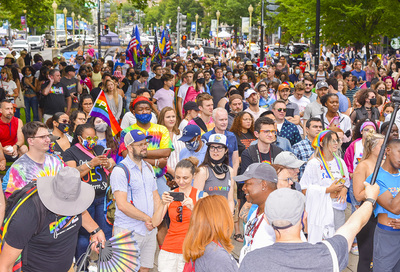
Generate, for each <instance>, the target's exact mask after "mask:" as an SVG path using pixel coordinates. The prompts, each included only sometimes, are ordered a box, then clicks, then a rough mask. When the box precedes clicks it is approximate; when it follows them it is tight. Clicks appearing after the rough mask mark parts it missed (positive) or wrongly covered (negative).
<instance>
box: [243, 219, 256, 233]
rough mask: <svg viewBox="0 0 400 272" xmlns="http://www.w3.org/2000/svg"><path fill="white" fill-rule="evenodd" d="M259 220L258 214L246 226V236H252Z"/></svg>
mask: <svg viewBox="0 0 400 272" xmlns="http://www.w3.org/2000/svg"><path fill="white" fill-rule="evenodd" d="M257 221H258V216H256V217H254V218H253V220H251V221H250V223H249V224H248V225H247V227H246V231H245V234H244V235H245V236H251V235H252V233H253V231H254V228H255V226H256V223H257Z"/></svg>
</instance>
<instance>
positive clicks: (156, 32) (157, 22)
mask: <svg viewBox="0 0 400 272" xmlns="http://www.w3.org/2000/svg"><path fill="white" fill-rule="evenodd" d="M157 31H158V22H156V33H157Z"/></svg>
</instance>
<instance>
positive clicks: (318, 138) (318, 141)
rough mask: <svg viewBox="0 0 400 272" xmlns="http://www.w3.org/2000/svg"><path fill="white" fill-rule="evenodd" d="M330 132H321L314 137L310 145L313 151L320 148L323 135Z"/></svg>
mask: <svg viewBox="0 0 400 272" xmlns="http://www.w3.org/2000/svg"><path fill="white" fill-rule="evenodd" d="M329 131H330V130H323V131H321V132H320V133H318V135H317V136H315V138H314V140H313V141H312V143H311V146H312V147H313V148H314V149H315V148H317V147H321V143H322V140H323V139H324V137H325V135H326V134H327V133H328V132H329Z"/></svg>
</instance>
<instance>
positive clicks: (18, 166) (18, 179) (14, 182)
mask: <svg viewBox="0 0 400 272" xmlns="http://www.w3.org/2000/svg"><path fill="white" fill-rule="evenodd" d="M62 167H64V163H63V161H62V160H60V158H58V157H56V156H51V155H47V154H46V155H45V160H44V163H37V162H35V161H33V160H32V159H31V158H29V156H28V155H26V154H24V155H22V156H21V157H20V158H19V159H18V160H16V161H15V162H14V163H13V165H12V166H11V167H10V169H9V170H8V172H7V175H6V176H4V179H3V185H7V188H6V190H5V195H6V197H9V196H10V195H11V194H12V193H13V192H14V191H15V190H18V189H21V188H22V187H24V186H25V185H26V184H28V183H29V182H32V181H33V180H35V179H37V178H38V177H45V176H55V175H56V174H57V173H58V171H59V170H60V169H61V168H62ZM3 187H4V186H3Z"/></svg>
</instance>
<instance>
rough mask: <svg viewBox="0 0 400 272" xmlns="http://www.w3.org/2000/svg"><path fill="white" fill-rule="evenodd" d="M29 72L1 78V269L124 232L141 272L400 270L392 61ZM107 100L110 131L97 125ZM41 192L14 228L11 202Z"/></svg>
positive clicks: (40, 262)
mask: <svg viewBox="0 0 400 272" xmlns="http://www.w3.org/2000/svg"><path fill="white" fill-rule="evenodd" d="M202 54H204V53H202ZM21 56H23V55H22V54H21ZM22 63H23V67H20V66H19V65H18V64H17V61H16V60H15V59H14V58H13V57H12V56H8V58H6V61H5V66H4V67H3V68H2V69H1V71H0V73H1V81H0V87H1V88H0V98H1V104H0V113H1V116H0V171H2V175H3V177H2V190H1V191H4V195H5V198H4V199H2V198H1V196H0V200H1V202H0V222H3V219H4V218H5V220H4V224H5V226H6V228H3V235H2V236H1V238H2V251H1V254H0V271H11V270H10V269H12V267H13V265H14V263H15V261H18V260H22V266H21V267H22V270H23V271H45V270H48V271H54V270H56V269H57V270H60V271H68V269H69V268H70V267H71V264H72V262H73V260H75V262H77V261H78V260H79V259H80V257H81V256H82V255H83V254H84V253H85V252H86V250H87V248H88V246H89V245H91V244H92V243H91V241H93V242H95V243H104V241H105V240H108V239H110V238H111V237H112V236H113V235H117V234H120V233H123V232H127V231H133V232H134V239H135V240H136V241H137V244H138V247H139V249H140V266H141V268H140V271H149V270H150V269H151V268H153V265H154V263H157V267H158V271H179V272H180V271H192V270H191V269H194V270H196V271H261V270H264V268H265V267H269V268H270V270H271V271H297V270H300V269H302V270H308V271H325V270H332V269H333V270H334V271H339V269H340V270H343V269H345V267H346V266H347V263H348V254H349V251H351V253H353V254H355V255H359V262H358V271H370V270H371V269H372V267H373V269H374V271H397V269H399V267H400V265H399V263H400V262H399V257H398V255H397V254H396V251H397V249H398V248H399V245H400V243H399V240H400V236H399V232H398V228H400V223H399V221H398V219H400V208H399V207H400V206H399V204H398V203H397V202H399V201H400V200H399V198H400V197H398V196H397V192H398V191H399V190H400V185H399V184H400V183H397V180H398V179H399V177H400V172H399V168H400V164H399V160H398V157H399V155H400V140H399V133H398V126H399V125H400V122H398V120H400V119H399V118H398V117H397V116H396V122H395V124H394V125H393V127H391V128H390V129H389V122H388V120H389V119H390V117H391V114H392V113H393V111H394V108H395V106H394V104H393V103H392V102H391V98H392V95H393V92H394V90H395V89H398V88H399V87H400V81H399V82H398V79H399V68H400V55H399V56H397V55H395V56H393V57H392V58H390V60H389V64H388V67H387V69H386V68H385V67H383V66H381V64H380V63H381V60H380V59H379V58H378V57H377V56H375V55H374V56H372V58H371V59H370V60H368V62H367V63H368V64H367V65H366V66H365V67H364V70H363V69H362V66H363V62H362V61H361V60H359V59H358V58H355V59H354V61H352V62H351V63H349V64H348V66H346V65H347V64H346V60H343V61H341V62H339V63H337V64H338V65H336V66H335V67H329V66H328V67H326V66H325V63H321V64H320V65H319V66H318V69H317V70H316V71H315V72H311V71H308V70H304V69H303V70H302V69H300V67H299V66H294V67H291V66H290V65H289V64H288V62H287V60H286V59H285V58H284V57H281V58H279V62H278V63H275V64H274V63H272V60H270V61H269V62H267V63H266V64H265V65H264V66H263V67H259V66H258V63H257V60H252V59H251V58H250V56H246V57H245V58H244V59H243V60H242V59H240V58H239V57H235V56H232V57H231V58H225V57H221V56H220V57H218V56H216V57H215V56H214V57H207V56H203V57H199V56H198V55H197V54H196V53H192V54H191V55H190V54H187V55H186V56H180V55H175V56H172V57H168V58H167V59H166V60H163V62H162V64H158V63H152V64H151V71H150V72H147V71H146V70H143V71H141V70H140V69H139V70H138V69H137V68H138V67H133V66H132V63H131V62H130V61H129V60H127V58H126V54H125V52H121V53H119V52H118V54H117V55H116V56H115V58H114V60H112V61H107V62H106V61H104V59H102V58H100V59H93V58H92V56H90V55H89V54H86V55H85V56H84V55H81V54H78V55H77V56H76V58H75V59H74V63H67V62H66V60H65V59H62V58H54V59H53V60H43V58H42V57H41V56H40V55H39V54H36V55H34V56H33V64H32V59H26V58H24V59H23V62H22ZM21 65H22V64H21ZM350 66H351V67H352V68H351V69H348V67H350ZM346 67H347V68H346ZM372 70H373V71H374V72H373V73H372V72H371V71H372ZM102 92H103V93H104V95H105V99H106V102H107V105H108V107H109V109H110V112H109V113H110V114H112V115H113V116H114V117H115V119H116V120H117V121H118V122H119V123H120V126H121V128H122V131H121V132H120V133H118V134H116V135H114V132H113V130H112V128H111V126H110V123H107V120H103V119H102V118H100V117H96V116H91V110H92V108H93V106H94V104H95V102H96V99H97V98H98V97H99V95H100V94H101V93H102ZM18 100H20V101H19V102H20V103H17V102H18ZM21 102H22V103H21ZM23 113H25V120H22V119H20V117H21V116H23ZM31 117H32V118H31ZM385 135H388V137H389V141H388V145H387V146H382V145H383V139H384V136H385ZM382 148H385V159H384V162H383V164H382V166H381V168H380V171H379V174H378V177H377V182H376V184H375V185H373V186H371V185H369V184H368V183H365V181H367V182H368V181H370V180H371V174H372V172H373V169H374V167H375V164H376V162H377V158H378V153H379V151H380V150H381V149H382ZM34 181H35V182H34ZM36 182H37V191H38V198H33V199H32V200H28V201H27V202H26V203H23V204H22V205H21V206H20V207H19V208H18V209H15V210H14V212H13V215H12V216H13V217H12V219H10V220H9V218H10V217H9V216H10V214H9V213H8V212H6V210H5V202H6V201H7V202H8V203H10V202H11V201H10V200H13V199H15V197H16V195H18V193H19V192H20V191H21V190H24V188H28V189H30V188H31V187H29V186H32V184H36ZM46 182H47V183H49V184H52V185H51V186H50V185H43V184H45V183H46ZM88 185H90V186H88ZM108 189H111V192H112V193H113V197H114V199H115V204H116V205H115V215H114V216H113V218H112V220H110V218H109V217H108V210H107V209H108V203H107V201H106V200H107V195H108V193H107V190H108ZM25 190H26V189H25ZM28 192H30V190H28ZM85 194H86V198H85ZM1 195H2V194H1ZM378 195H379V196H378ZM83 198H84V199H85V201H84V200H83ZM7 199H8V200H7ZM375 201H376V203H377V205H376V207H374V206H373V205H374V204H375ZM32 202H33V203H32ZM38 203H39V204H38ZM66 203H69V204H66ZM348 205H350V206H351V209H352V213H353V214H352V215H351V216H350V218H348V219H347V220H346V216H345V210H346V208H347V207H348ZM373 210H374V214H373V215H371V214H372V211H373ZM106 214H107V216H106ZM46 224H47V225H49V227H47V228H46V227H44V226H46ZM5 230H7V232H6V233H4V231H5ZM232 240H236V241H237V242H239V243H241V244H242V245H243V246H242V247H241V251H240V257H239V260H235V259H234V258H233V256H232V255H231V252H232V249H233V247H234V246H233V244H232ZM157 246H158V247H159V253H158V256H157V255H156V251H157ZM64 247H65V249H64ZM28 249H29V250H28ZM61 250H62V253H61ZM96 250H98V249H96ZM20 254H22V255H21V257H20V258H18V256H19V255H20ZM57 254H59V255H57ZM54 255H57V256H56V257H53V256H54ZM329 268H331V269H329Z"/></svg>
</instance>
